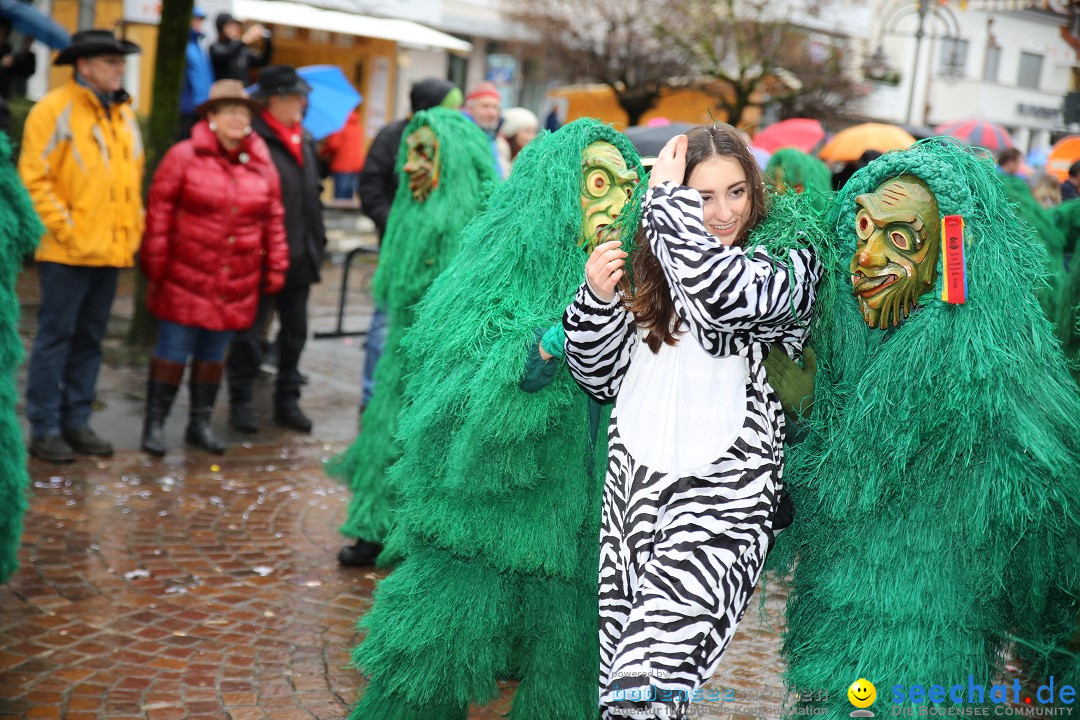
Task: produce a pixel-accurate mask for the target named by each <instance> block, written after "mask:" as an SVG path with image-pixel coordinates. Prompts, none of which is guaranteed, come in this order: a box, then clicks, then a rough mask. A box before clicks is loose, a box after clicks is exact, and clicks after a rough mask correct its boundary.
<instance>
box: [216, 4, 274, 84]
mask: <svg viewBox="0 0 1080 720" xmlns="http://www.w3.org/2000/svg"><path fill="white" fill-rule="evenodd" d="M214 24H215V25H216V26H217V32H218V37H217V40H216V41H215V42H214V44H213V45H211V46H210V63H211V65H213V68H214V79H215V80H239V81H240V82H242V83H244V84H247V83H248V82H249V81H250V80H251V78H250V77H249V76H250V74H251V72H252V71H253V70H257V69H258V68H261V67H264V66H266V65H268V64H269V63H270V55H271V53H272V52H273V41H272V39H271V33H270V31H269V30H267V29H266V28H265V27H264V26H262V25H260V24H258V23H255V24H254V25H252V26H250V27H249V28H248V29H247V30H244V29H243V27H242V26H241V24H240V21H239V20H237V19H236V18H234V17H233V16H232V15H230V14H229V13H221V14H220V15H218V16H217V19H216V20H215V21H214ZM259 48H261V49H259Z"/></svg>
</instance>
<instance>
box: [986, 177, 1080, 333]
mask: <svg viewBox="0 0 1080 720" xmlns="http://www.w3.org/2000/svg"><path fill="white" fill-rule="evenodd" d="M998 177H999V178H1000V179H1001V184H1002V185H1003V186H1004V187H1005V194H1006V195H1007V196H1008V198H1009V202H1011V203H1012V204H1013V207H1014V209H1015V210H1016V214H1017V215H1018V216H1019V217H1020V219H1021V220H1023V221H1024V222H1026V223H1027V224H1028V225H1030V226H1031V228H1032V229H1033V230H1034V231H1035V237H1036V239H1038V240H1041V241H1042V243H1043V245H1044V246H1045V247H1046V253H1047V265H1046V282H1047V285H1045V286H1044V287H1042V288H1039V302H1040V303H1042V306H1043V310H1044V311H1045V312H1046V316H1047V317H1048V318H1050V321H1051V322H1053V323H1055V324H1056V325H1057V326H1058V336H1059V337H1060V338H1061V339H1062V342H1067V341H1068V339H1069V338H1071V337H1073V336H1074V335H1075V328H1074V326H1075V324H1076V313H1075V312H1069V309H1070V308H1075V306H1076V305H1077V304H1080V296H1077V295H1075V294H1074V295H1073V296H1071V297H1069V296H1066V295H1065V285H1066V280H1065V260H1064V254H1065V252H1068V251H1070V250H1071V247H1072V246H1073V245H1075V244H1076V236H1077V234H1078V232H1080V203H1064V204H1063V205H1059V206H1058V207H1056V208H1052V209H1049V210H1048V209H1046V208H1044V207H1043V206H1042V205H1040V204H1039V203H1038V201H1037V200H1036V199H1035V197H1034V196H1033V195H1032V194H1031V188H1030V187H1028V184H1027V180H1025V179H1024V178H1022V177H1019V176H1018V175H1009V174H1007V173H999V174H998ZM1073 292H1074V293H1075V292H1076V290H1075V288H1074V289H1073ZM1070 320H1071V322H1070Z"/></svg>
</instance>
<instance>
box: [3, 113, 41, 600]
mask: <svg viewBox="0 0 1080 720" xmlns="http://www.w3.org/2000/svg"><path fill="white" fill-rule="evenodd" d="M44 232H45V227H44V226H43V225H42V224H41V220H39V219H38V216H37V213H35V212H34V206H33V204H32V203H31V201H30V196H29V195H28V194H27V192H26V188H25V187H23V184H22V182H21V181H20V180H19V176H18V174H16V172H15V166H14V165H13V164H12V162H11V143H10V142H9V140H8V137H7V134H6V133H3V132H0V248H2V250H0V257H2V258H3V262H0V308H2V310H0V331H2V333H3V341H2V342H0V348H2V350H0V458H2V460H0V463H2V467H0V583H3V582H7V580H8V578H10V577H11V574H12V573H13V572H15V570H16V568H18V566H19V561H18V552H19V538H20V536H21V535H22V518H23V513H24V512H26V493H27V490H28V488H29V486H30V476H29V474H28V473H27V471H26V446H25V444H24V443H23V438H22V428H20V427H19V421H18V417H17V415H16V414H15V406H16V404H17V403H18V394H17V391H16V388H15V372H16V369H17V368H18V367H19V363H20V362H22V359H23V345H22V340H21V339H20V338H19V298H18V297H17V296H16V294H15V280H16V278H17V276H18V274H19V270H20V269H21V268H22V261H23V258H24V257H26V256H27V255H29V254H31V253H32V252H33V251H34V248H35V247H37V244H38V241H39V240H40V239H41V235H42V233H44Z"/></svg>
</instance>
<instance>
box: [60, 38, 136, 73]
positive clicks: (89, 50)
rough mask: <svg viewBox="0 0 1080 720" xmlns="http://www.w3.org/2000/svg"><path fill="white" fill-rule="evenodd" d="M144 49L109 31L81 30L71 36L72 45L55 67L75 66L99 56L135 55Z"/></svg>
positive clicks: (62, 51) (61, 54)
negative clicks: (83, 60) (77, 62)
mask: <svg viewBox="0 0 1080 720" xmlns="http://www.w3.org/2000/svg"><path fill="white" fill-rule="evenodd" d="M139 52H142V48H140V47H139V46H138V45H136V44H135V43H133V42H129V41H128V40H121V39H120V38H118V37H116V36H115V35H113V34H112V32H110V31H109V30H81V31H79V32H77V33H75V34H74V35H72V36H71V44H70V45H68V46H67V47H66V48H64V49H63V50H61V51H60V53H59V54H58V55H57V56H56V59H55V60H53V65H74V64H75V61H76V60H78V59H79V58H88V57H97V56H98V55H133V54H135V53H139Z"/></svg>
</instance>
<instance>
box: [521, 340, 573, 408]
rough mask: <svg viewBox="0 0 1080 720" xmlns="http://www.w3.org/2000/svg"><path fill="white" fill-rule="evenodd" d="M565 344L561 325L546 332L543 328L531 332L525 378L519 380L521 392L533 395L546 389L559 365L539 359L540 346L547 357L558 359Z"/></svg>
mask: <svg viewBox="0 0 1080 720" xmlns="http://www.w3.org/2000/svg"><path fill="white" fill-rule="evenodd" d="M565 342H566V336H565V334H564V333H563V329H562V324H561V323H560V324H558V325H553V326H552V327H550V328H547V329H546V330H545V329H544V328H537V329H536V330H533V341H532V342H531V343H529V354H528V357H526V358H525V376H524V377H523V378H522V379H521V385H520V387H521V389H522V390H524V391H525V392H527V393H534V392H538V391H540V390H542V389H543V388H545V387H547V385H548V383H550V382H551V379H552V378H553V377H555V371H556V370H558V369H559V363H557V362H552V361H551V360H545V359H544V358H542V357H540V346H541V345H543V346H544V352H546V353H547V354H548V355H553V356H554V357H553V358H552V359H558V358H562V356H563V345H564V344H565Z"/></svg>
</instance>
